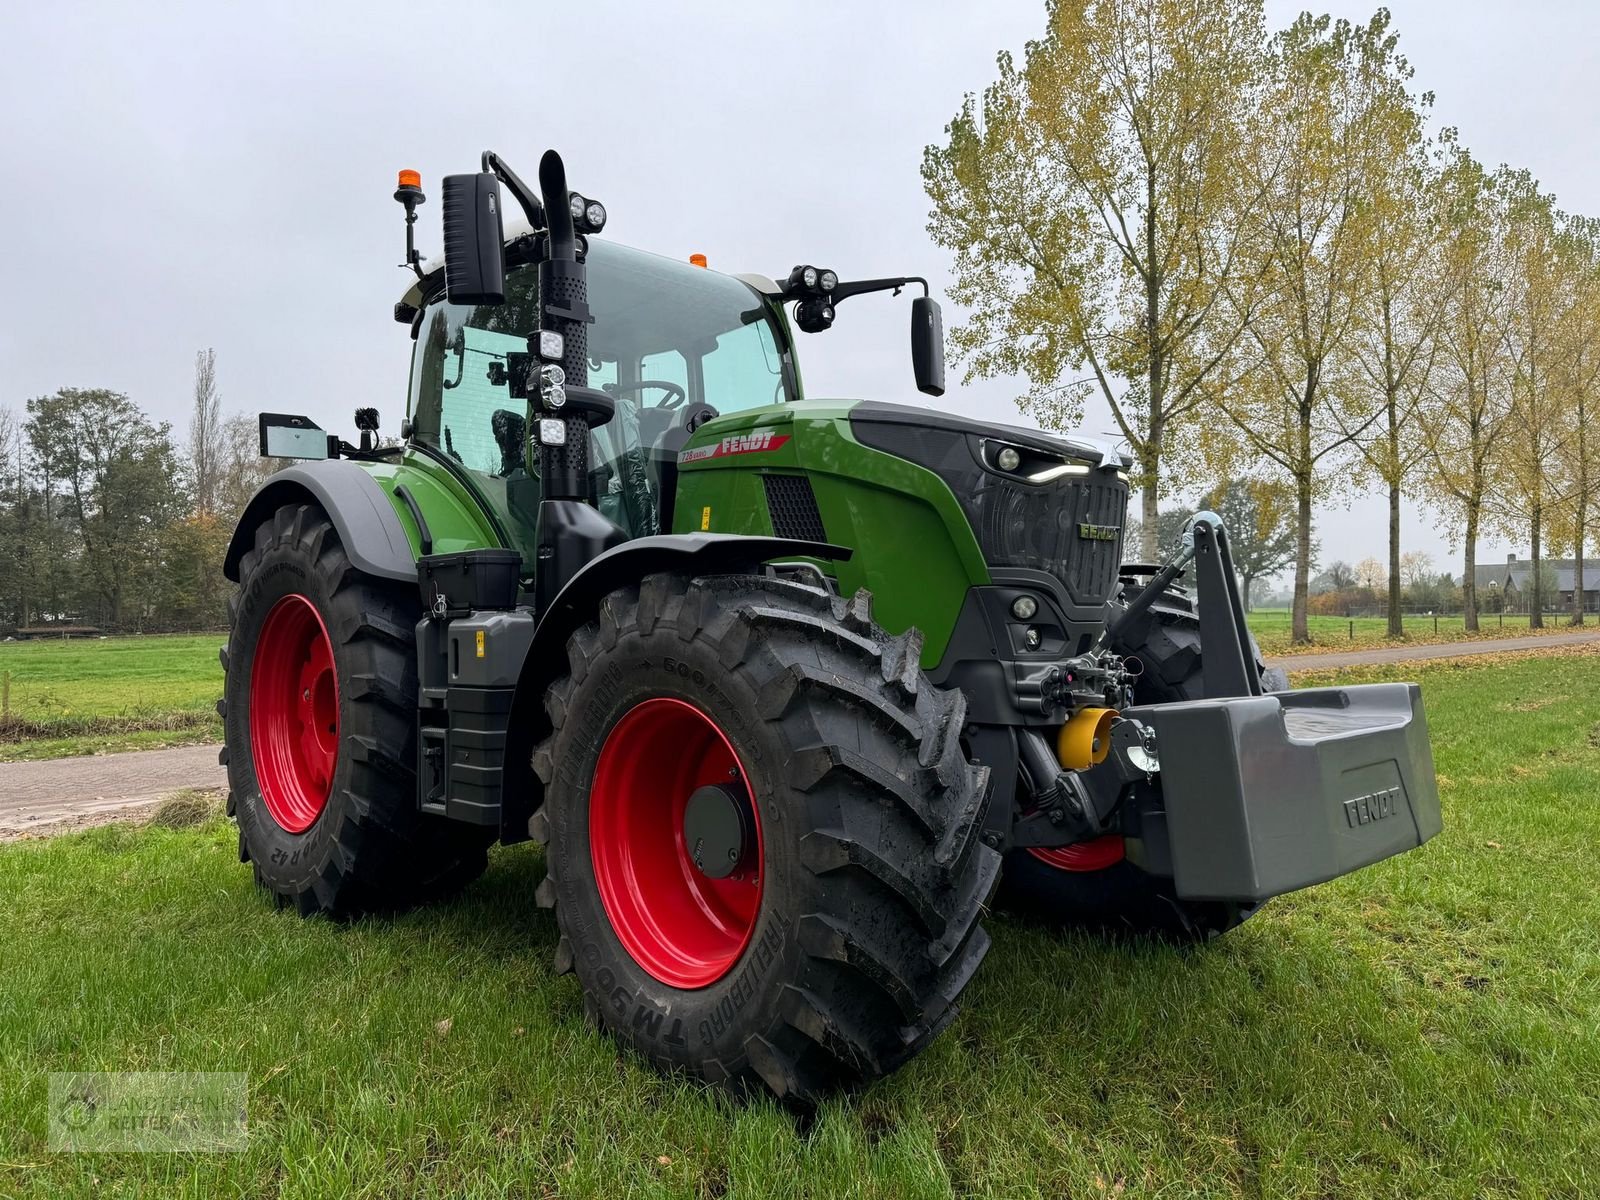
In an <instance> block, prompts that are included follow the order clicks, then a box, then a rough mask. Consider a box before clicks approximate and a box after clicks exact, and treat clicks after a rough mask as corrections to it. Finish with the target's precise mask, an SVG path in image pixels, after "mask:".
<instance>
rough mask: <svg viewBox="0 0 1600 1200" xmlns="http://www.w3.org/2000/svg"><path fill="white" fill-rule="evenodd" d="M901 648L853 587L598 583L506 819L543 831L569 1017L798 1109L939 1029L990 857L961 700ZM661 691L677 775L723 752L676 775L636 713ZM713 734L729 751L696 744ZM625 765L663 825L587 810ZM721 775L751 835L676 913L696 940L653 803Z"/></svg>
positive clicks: (974, 922) (606, 797) (902, 1054)
mask: <svg viewBox="0 0 1600 1200" xmlns="http://www.w3.org/2000/svg"><path fill="white" fill-rule="evenodd" d="M920 655H921V638H920V636H919V635H917V634H916V633H915V632H912V633H908V634H906V635H904V636H902V637H898V638H891V637H889V636H888V635H886V634H885V633H884V632H883V631H882V630H881V629H879V628H878V627H877V626H876V625H874V624H873V623H872V621H871V618H870V615H869V612H868V598H867V595H866V593H865V592H860V593H857V595H856V597H855V598H854V599H852V600H850V601H844V600H841V599H838V598H835V597H832V596H830V595H829V594H828V593H826V592H823V591H822V590H820V589H816V588H810V587H804V586H801V585H799V584H796V583H791V582H786V581H782V580H778V579H773V578H768V577H764V576H723V577H714V578H700V579H693V580H689V579H685V578H683V577H680V576H675V575H654V576H650V577H649V578H647V579H645V580H644V581H643V583H642V584H641V585H640V586H639V587H637V588H634V587H628V588H623V589H621V590H618V591H616V592H613V593H611V594H610V595H609V596H607V597H606V599H605V600H604V601H603V602H602V604H601V606H600V611H599V614H598V620H597V621H595V622H592V623H590V624H588V625H586V626H584V627H583V628H581V629H579V630H578V631H577V632H576V633H575V634H573V636H572V638H571V639H570V641H569V642H568V658H569V662H570V668H571V674H570V675H568V676H567V677H565V678H563V679H561V680H558V681H557V682H556V683H555V684H553V685H552V686H551V688H550V690H549V692H548V693H547V696H546V702H545V703H546V709H547V711H548V714H549V717H550V721H551V725H552V729H553V732H552V734H551V736H550V737H549V738H548V739H547V740H546V741H545V742H544V743H542V744H541V745H540V746H539V748H538V749H537V750H536V751H535V753H534V769H535V771H536V772H537V773H538V775H539V777H540V779H541V780H542V781H543V782H544V784H545V789H544V804H543V806H542V807H541V808H540V809H539V810H538V811H537V812H536V813H535V814H534V816H533V818H532V820H531V821H530V823H529V832H530V834H531V835H532V836H533V837H534V838H535V840H537V841H540V842H542V843H544V844H545V845H546V864H547V871H548V874H547V877H546V879H545V881H544V882H543V883H542V884H541V885H540V887H539V892H538V898H539V902H540V903H541V904H542V905H545V906H553V907H554V908H555V913H556V921H557V925H558V927H559V929H560V935H561V936H560V940H559V943H558V946H557V951H556V963H557V967H558V969H560V970H575V971H576V972H577V975H578V981H579V983H580V984H581V985H582V987H583V991H584V1002H585V1007H586V1010H587V1011H588V1012H589V1013H590V1015H591V1016H592V1017H593V1018H594V1019H596V1020H597V1021H598V1022H600V1023H601V1024H602V1025H603V1026H605V1027H606V1028H608V1029H610V1030H611V1031H612V1032H613V1033H615V1034H616V1036H617V1037H619V1038H620V1039H622V1040H623V1041H625V1042H628V1043H630V1044H631V1045H632V1046H633V1047H634V1048H635V1049H637V1050H638V1051H639V1052H640V1053H642V1054H644V1055H645V1056H646V1057H648V1058H649V1059H650V1060H651V1061H652V1062H654V1063H656V1064H657V1065H658V1066H660V1067H663V1068H668V1069H678V1070H683V1071H686V1072H688V1073H690V1074H693V1075H695V1076H698V1077H700V1078H702V1079H705V1080H708V1081H710V1082H713V1083H718V1084H726V1085H731V1086H734V1087H743V1086H755V1087H758V1088H760V1087H764V1088H766V1089H768V1090H770V1091H771V1092H772V1093H773V1094H775V1095H776V1096H778V1097H780V1098H781V1099H783V1100H785V1101H787V1102H790V1103H793V1104H798V1105H803V1106H808V1105H811V1104H814V1103H815V1102H816V1101H817V1100H818V1099H820V1098H821V1097H822V1096H823V1095H825V1094H826V1093H828V1092H829V1091H831V1090H833V1089H835V1088H838V1087H840V1086H848V1085H852V1084H858V1083H862V1082H865V1081H867V1080H871V1079H874V1078H876V1077H879V1076H881V1075H885V1074H887V1073H889V1072H890V1071H893V1070H894V1069H895V1068H896V1067H898V1066H899V1065H900V1064H901V1063H903V1062H905V1061H906V1060H907V1059H908V1058H910V1057H911V1056H912V1055H913V1054H915V1053H916V1052H917V1051H918V1050H920V1049H921V1048H922V1047H923V1046H925V1045H926V1044H927V1043H928V1042H929V1041H931V1040H932V1038H933V1037H934V1036H935V1035H936V1034H937V1033H938V1032H939V1031H940V1030H941V1029H943V1028H944V1027H945V1026H946V1025H947V1024H948V1023H949V1021H950V1020H951V1019H952V1018H953V1017H954V1015H955V1012H956V1005H955V1001H956V997H957V995H958V994H959V993H960V992H961V990H962V988H964V987H965V986H966V984H967V981H968V980H969V979H970V978H971V977H972V974H973V972H974V971H975V970H976V969H977V967H978V964H979V962H980V961H981V960H982V958H983V956H984V953H985V951H986V950H987V949H988V945H989V937H988V935H987V934H986V933H985V932H984V930H983V928H982V927H981V925H980V924H979V917H980V915H981V912H982V910H983V906H984V904H985V903H986V901H987V900H988V898H989V895H990V893H991V891H992V890H993V887H994V883H995V880H996V877H997V875H998V872H999V867H1000V855H999V854H998V853H997V852H996V851H994V850H992V849H990V848H989V847H987V846H985V845H983V843H982V842H981V841H980V840H979V830H980V826H981V820H982V810H983V805H984V801H985V798H986V793H987V778H988V772H987V771H986V770H985V769H984V768H981V767H978V766H976V765H974V764H972V763H969V762H968V761H967V759H966V757H965V755H964V754H963V753H962V750H961V745H960V733H961V729H962V726H963V723H964V721H965V714H966V702H965V699H964V698H963V697H962V696H961V694H960V693H959V692H947V691H941V690H939V689H937V688H935V687H933V686H932V685H931V684H929V683H928V681H927V679H926V678H925V677H924V676H923V674H922V670H921V667H920V665H919V659H920ZM663 704H665V705H668V706H671V705H677V706H678V710H683V709H692V710H693V712H695V713H698V714H699V715H700V717H701V718H703V719H704V722H705V723H706V725H705V730H714V731H715V735H713V733H711V732H706V731H702V732H701V733H698V734H697V733H695V730H696V729H697V728H699V727H698V726H697V725H696V721H695V719H694V718H689V717H686V716H684V717H683V719H684V720H685V721H686V723H685V724H682V725H680V726H678V727H677V728H679V729H680V730H681V731H682V733H681V735H680V736H679V738H678V740H679V741H682V742H684V743H685V746H684V751H683V754H684V755H688V756H689V757H690V758H691V759H692V760H693V763H694V764H699V765H703V764H705V763H707V762H712V763H714V764H715V767H720V766H726V765H727V763H728V762H734V759H736V762H735V763H734V765H733V766H731V767H729V769H728V770H727V771H726V772H721V771H719V770H718V769H715V767H706V769H705V771H704V772H703V774H704V779H701V778H700V777H698V776H695V775H694V773H693V772H694V770H699V769H700V766H699V765H697V766H695V767H694V768H693V769H691V771H690V773H689V774H688V775H685V774H684V773H683V772H682V771H681V770H680V766H681V764H680V763H679V761H678V759H679V758H680V757H681V755H679V754H677V753H675V752H674V751H673V749H672V742H671V741H670V740H663V736H664V735H662V733H661V730H662V728H663V727H662V726H661V725H659V724H655V723H654V717H658V716H661V715H662V713H663V712H667V711H673V710H670V709H665V710H661V709H653V708H652V706H661V705H663ZM641 714H642V715H641ZM647 716H649V717H651V718H652V719H651V720H649V721H647V720H645V717H647ZM680 716H683V714H682V713H681V712H680ZM672 719H674V720H676V719H678V718H672ZM652 729H653V730H654V731H653V732H651V730H652ZM619 730H620V731H621V732H620V733H618V732H617V731H619ZM619 736H621V737H627V738H633V739H635V740H633V741H632V742H631V743H628V744H624V745H621V746H618V745H617V744H616V743H615V739H616V738H617V737H619ZM717 736H720V737H721V738H722V739H724V743H723V745H724V747H725V748H726V750H727V751H728V753H730V754H731V755H733V756H734V759H728V760H726V761H725V760H724V759H723V758H721V757H718V756H720V755H721V754H722V753H723V751H722V750H721V749H715V748H713V751H712V753H711V757H710V758H709V759H708V758H706V757H705V753H706V752H705V750H704V747H706V746H708V745H713V744H714V742H715V738H716V737H717ZM691 742H692V743H693V744H694V747H693V748H692V749H691V748H690V746H689V745H688V743H691ZM614 755H615V756H616V757H613V756H614ZM630 756H632V757H630ZM639 756H645V761H646V762H647V763H649V764H651V765H653V766H655V767H656V770H655V772H654V774H653V777H652V778H651V779H650V780H644V778H643V776H642V775H638V774H637V772H638V771H639V765H638V764H639ZM630 763H631V764H632V766H631V768H629V769H630V770H632V771H633V772H635V776H634V777H635V778H636V783H635V784H632V785H624V786H622V792H623V793H624V794H626V793H627V791H628V787H629V786H633V787H636V788H639V789H641V790H642V789H648V800H649V802H650V804H652V805H653V804H661V803H666V804H671V805H673V806H674V807H673V809H672V813H673V815H672V816H671V817H670V818H668V817H666V816H659V817H656V816H652V814H651V812H650V808H649V807H640V808H637V809H635V810H633V811H635V812H637V813H638V814H639V816H638V819H637V820H634V821H631V822H615V821H611V820H610V819H609V818H608V817H607V816H606V814H612V813H614V812H615V811H617V810H616V805H617V803H618V788H619V784H618V782H617V781H618V779H619V778H624V777H625V776H619V775H618V773H617V772H618V768H619V764H621V765H624V766H626V765H627V764H630ZM721 774H727V775H729V776H730V777H731V776H733V775H735V774H737V775H738V776H740V777H741V781H742V782H743V783H746V784H747V785H748V786H747V788H746V790H745V792H744V793H743V795H744V796H745V798H746V799H747V801H748V804H749V809H750V813H749V816H750V822H751V823H752V824H753V825H754V826H755V828H756V830H757V831H758V832H757V835H756V837H755V838H749V837H747V838H746V840H745V841H744V842H742V843H741V845H742V846H743V850H742V851H741V852H740V853H739V854H737V855H734V856H732V857H735V859H736V861H737V862H738V864H739V866H738V868H737V869H738V870H740V871H748V872H751V873H752V875H753V883H752V881H751V879H749V878H747V879H746V880H745V883H746V885H747V886H754V885H756V884H758V885H759V887H758V890H755V891H754V892H753V893H752V892H751V891H749V890H747V891H745V892H743V893H738V894H737V895H736V896H735V898H734V899H732V900H730V902H729V903H728V904H727V905H726V906H723V905H720V904H719V903H713V904H711V905H700V906H699V907H700V909H701V910H702V911H710V910H711V909H712V908H715V909H716V910H717V912H718V914H719V915H718V920H719V921H720V923H721V925H722V926H726V932H727V934H728V937H727V939H726V940H724V941H716V940H715V939H713V938H711V937H710V934H709V933H707V934H706V935H705V936H704V937H702V936H701V934H702V933H704V932H705V931H704V930H702V929H701V926H702V925H703V922H701V921H700V919H699V918H698V917H697V916H696V915H695V914H694V913H693V912H691V911H689V910H690V906H688V905H685V904H682V903H678V902H677V901H678V900H681V898H682V895H683V894H684V888H685V887H687V888H689V889H691V890H695V891H701V892H703V891H704V890H705V885H704V884H703V882H701V881H698V880H696V878H695V872H696V870H697V868H696V867H695V866H694V864H693V862H692V861H691V860H690V859H689V858H688V857H686V856H685V855H686V851H685V849H684V847H685V846H686V845H687V843H686V841H685V839H684V838H683V835H682V833H681V829H682V820H683V819H682V818H681V817H679V816H678V814H681V813H682V812H683V810H684V804H685V798H684V797H683V796H682V795H680V794H679V793H680V792H682V791H684V790H687V788H688V787H689V786H690V785H691V784H695V785H699V786H700V790H704V780H705V779H710V778H711V777H712V776H713V775H718V776H719V777H720V775H721ZM694 794H696V795H698V794H699V791H696V792H695V793H694ZM597 813H598V814H600V815H599V817H597ZM630 832H631V834H632V837H633V839H634V840H633V842H632V844H629V843H628V838H629V835H630ZM597 837H600V838H607V839H610V840H607V841H605V842H599V841H597V840H596V838H597ZM671 839H677V840H676V846H677V847H678V850H677V854H678V856H679V857H678V859H677V860H675V861H676V862H677V864H678V865H677V867H676V868H674V869H673V870H672V871H667V870H666V869H665V868H664V867H662V863H663V862H664V861H665V860H664V858H663V855H665V853H666V852H665V850H663V848H662V846H663V843H664V842H665V841H667V840H671ZM619 863H620V864H621V865H620V866H619ZM650 872H656V874H655V875H654V876H653V877H654V878H656V879H665V880H666V881H667V882H666V883H665V884H659V885H656V886H652V887H649V888H644V887H637V888H634V889H633V893H632V895H633V901H634V902H637V901H639V900H640V898H641V897H642V898H643V901H644V903H645V907H646V908H648V907H649V905H650V904H651V903H653V904H654V908H653V910H651V911H649V912H646V913H645V915H644V916H643V917H641V916H640V913H639V910H638V909H637V908H629V907H627V906H626V905H625V904H624V903H623V902H622V901H619V900H618V899H617V893H618V891H619V886H620V887H621V889H622V890H623V891H626V890H627V886H626V885H628V884H629V883H630V882H631V881H633V880H635V879H636V878H637V877H638V876H641V875H644V874H647V873H650ZM703 873H704V872H702V874H703ZM719 886H720V882H719ZM608 897H609V898H608ZM619 913H620V914H621V915H619ZM686 913H687V915H685V914H686ZM746 922H747V924H746ZM697 930H699V931H700V932H696V931H697ZM741 937H742V938H743V939H744V940H743V943H742V948H740V942H739V939H740V938H741ZM625 941H626V942H627V943H630V944H631V945H632V946H633V947H634V949H633V950H630V949H629V946H628V945H626V944H625ZM641 942H643V943H644V946H643V948H644V950H645V951H646V952H645V953H639V952H638V951H639V948H640V946H641ZM713 943H715V944H714V945H713ZM690 951H693V952H692V953H691V952H690ZM674 955H677V957H676V958H675V957H674ZM669 980H676V981H677V982H676V983H675V982H669Z"/></svg>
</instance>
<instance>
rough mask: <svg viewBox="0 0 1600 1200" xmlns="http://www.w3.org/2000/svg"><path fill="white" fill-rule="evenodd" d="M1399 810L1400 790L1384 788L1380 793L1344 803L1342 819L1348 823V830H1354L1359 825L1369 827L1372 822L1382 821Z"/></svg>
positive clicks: (1358, 797)
mask: <svg viewBox="0 0 1600 1200" xmlns="http://www.w3.org/2000/svg"><path fill="white" fill-rule="evenodd" d="M1399 809H1400V789H1399V788H1397V787H1392V788H1385V789H1384V790H1383V791H1381V792H1373V793H1372V794H1371V795H1368V796H1357V797H1356V798H1355V799H1354V800H1346V801H1345V802H1344V819H1345V820H1346V821H1348V822H1350V828H1351V829H1355V828H1356V827H1358V826H1361V825H1370V824H1372V823H1373V822H1374V821H1383V820H1386V819H1388V818H1389V817H1392V816H1394V814H1395V813H1396V812H1398V811H1399Z"/></svg>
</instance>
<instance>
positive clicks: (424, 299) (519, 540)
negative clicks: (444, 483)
mask: <svg viewBox="0 0 1600 1200" xmlns="http://www.w3.org/2000/svg"><path fill="white" fill-rule="evenodd" d="M532 255H533V238H532V237H531V235H527V234H525V233H517V232H514V233H513V234H512V236H511V237H510V238H509V239H508V242H507V247H506V258H507V270H506V274H505V299H504V302H503V303H500V304H452V303H450V301H449V300H448V298H447V297H446V294H445V287H444V277H443V270H442V268H441V269H438V270H435V271H432V272H430V273H427V274H425V275H424V276H423V278H421V279H420V280H418V282H417V283H416V284H415V285H414V286H413V287H412V288H411V289H410V291H409V292H408V293H407V294H406V297H405V298H404V299H403V300H402V301H401V304H400V306H399V308H398V309H397V312H398V313H399V314H401V315H402V316H403V317H405V319H408V320H409V321H410V322H411V327H412V334H413V337H414V340H415V346H414V348H413V351H412V360H411V383H410V392H409V399H408V404H407V419H408V425H407V427H406V433H407V435H408V437H409V439H410V441H411V443H412V445H413V446H415V447H419V448H420V449H421V450H422V452H423V453H427V454H431V455H433V456H435V457H437V458H439V459H441V460H443V461H444V464H445V465H446V466H447V467H451V468H454V469H455V471H456V473H457V474H458V475H461V476H464V477H465V482H466V483H467V484H468V485H469V486H470V487H471V488H472V489H473V490H474V491H476V492H477V493H478V494H479V495H480V496H481V498H482V499H483V500H484V501H485V502H486V503H487V504H488V505H489V506H490V507H491V508H492V509H493V510H494V511H495V512H496V513H497V515H498V516H499V517H500V518H501V521H502V523H503V525H504V527H505V530H506V532H507V534H508V535H509V537H510V540H511V542H512V546H511V548H512V549H515V550H517V551H518V552H519V553H520V554H521V555H522V558H523V561H524V563H527V564H532V563H533V562H534V561H535V555H534V526H535V523H536V519H537V513H538V505H539V500H540V499H541V496H542V489H541V487H540V475H539V460H538V453H537V447H536V446H530V432H531V431H530V429H529V426H528V421H527V416H528V412H527V409H528V400H527V398H526V389H525V387H524V386H522V385H521V381H519V380H518V379H517V378H515V370H516V368H517V366H518V365H519V363H521V362H522V361H524V360H525V358H526V351H527V349H528V341H529V337H530V335H537V333H538V331H539V327H540V318H539V295H538V290H539V289H538V267H537V264H536V263H535V261H534V260H533V257H532ZM585 259H586V266H587V270H588V283H589V311H590V315H591V317H592V322H591V323H590V324H589V326H588V330H587V332H588V347H587V360H588V361H587V365H588V374H589V386H590V387H592V388H596V389H598V390H599V391H601V392H602V393H604V394H605V395H607V396H609V397H611V398H612V400H613V401H614V402H615V414H614V416H613V417H612V418H611V419H610V420H609V421H607V422H606V423H605V424H603V425H600V426H598V427H595V428H593V429H592V430H590V431H589V434H588V441H589V453H588V484H587V489H586V490H587V494H588V498H589V499H590V500H591V501H592V503H593V504H594V506H595V507H596V508H597V509H598V510H599V511H600V513H601V514H602V515H604V516H605V517H606V518H607V519H609V520H610V521H612V522H614V523H615V524H616V525H617V526H618V527H620V528H621V529H622V530H623V531H624V532H625V533H626V534H627V535H628V536H629V537H635V538H636V537H646V536H649V535H651V534H655V533H661V532H665V531H667V530H669V529H670V528H671V525H672V501H673V495H674V488H673V481H674V479H675V476H676V470H677V456H678V453H679V452H680V451H681V450H682V448H683V446H684V444H685V443H686V441H687V440H688V438H689V435H690V434H691V433H692V432H693V431H694V430H695V429H696V428H698V427H699V426H700V425H701V424H703V423H704V422H705V421H707V420H709V419H711V418H713V417H716V416H719V415H722V414H729V413H735V412H743V411H746V410H749V409H754V408H760V407H763V406H767V405H772V404H780V403H782V402H784V401H787V400H793V399H797V398H798V396H799V373H798V371H797V369H796V366H795V358H794V352H793V346H792V343H791V340H790V335H789V329H788V325H787V323H786V321H785V320H784V316H783V311H782V309H781V308H780V307H779V305H778V304H776V303H774V302H773V300H772V298H771V297H770V296H769V295H764V294H763V292H762V290H760V286H759V285H760V284H762V283H763V282H765V284H766V286H767V287H768V288H769V289H770V290H771V291H773V292H775V291H776V290H777V289H776V285H775V284H773V283H771V281H761V280H759V279H757V280H756V281H755V285H753V284H752V283H750V282H746V281H744V280H741V279H737V278H734V277H731V276H728V275H723V274H720V273H718V272H714V271H710V270H707V269H705V268H702V267H697V266H692V265H690V264H688V263H679V262H675V261H673V260H671V259H668V258H664V257H662V256H660V255H656V254H650V253H646V252H644V251H640V250H633V249H629V248H627V247H624V246H619V245H616V244H615V243H612V242H606V241H601V240H599V239H593V240H590V242H589V244H588V247H587V253H586V255H585ZM530 450H532V453H530Z"/></svg>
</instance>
